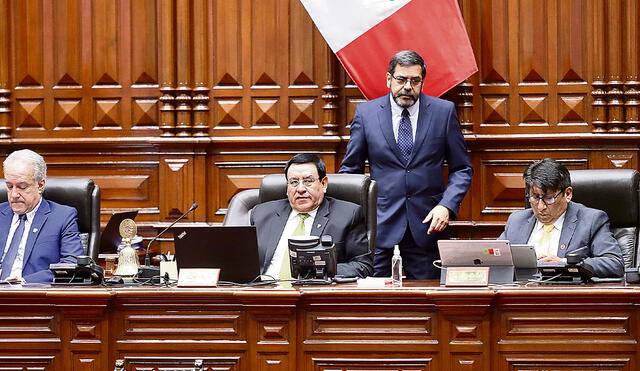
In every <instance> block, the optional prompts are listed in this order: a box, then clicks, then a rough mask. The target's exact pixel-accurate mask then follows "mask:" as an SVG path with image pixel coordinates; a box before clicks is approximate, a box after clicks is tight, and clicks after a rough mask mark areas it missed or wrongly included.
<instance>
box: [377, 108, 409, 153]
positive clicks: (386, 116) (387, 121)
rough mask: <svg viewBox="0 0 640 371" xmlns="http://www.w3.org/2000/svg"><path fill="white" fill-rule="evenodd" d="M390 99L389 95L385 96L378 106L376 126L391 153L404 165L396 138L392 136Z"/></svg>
mask: <svg viewBox="0 0 640 371" xmlns="http://www.w3.org/2000/svg"><path fill="white" fill-rule="evenodd" d="M390 99H391V98H390V97H389V95H387V99H383V100H382V104H380V110H379V111H378V124H379V125H380V130H382V135H383V136H384V139H386V141H387V144H388V145H389V147H390V148H391V151H393V153H394V154H395V155H396V157H397V158H398V160H399V161H400V162H402V163H404V160H403V159H402V155H401V154H400V149H399V148H398V144H397V143H396V138H395V137H394V136H393V120H392V118H391V102H390Z"/></svg>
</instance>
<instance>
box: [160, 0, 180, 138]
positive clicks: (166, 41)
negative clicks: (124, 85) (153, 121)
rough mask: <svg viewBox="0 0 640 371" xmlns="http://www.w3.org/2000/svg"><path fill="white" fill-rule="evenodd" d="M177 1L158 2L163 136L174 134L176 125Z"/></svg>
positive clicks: (161, 127) (161, 124) (161, 128)
mask: <svg viewBox="0 0 640 371" xmlns="http://www.w3.org/2000/svg"><path fill="white" fill-rule="evenodd" d="M175 14H176V11H175V3H174V2H173V1H160V2H159V4H158V18H159V22H158V23H159V29H158V39H159V42H158V46H159V48H158V64H159V66H160V71H159V76H160V92H162V96H161V97H160V98H159V100H160V124H159V127H160V130H161V134H160V136H162V137H171V136H174V130H175V126H176V117H175V95H174V93H175V88H176V55H175V53H176V45H175V40H176V36H175V34H176V30H175V24H174V19H175Z"/></svg>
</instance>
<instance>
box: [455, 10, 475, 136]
mask: <svg viewBox="0 0 640 371" xmlns="http://www.w3.org/2000/svg"><path fill="white" fill-rule="evenodd" d="M458 5H459V6H460V11H461V13H462V17H463V20H464V24H465V28H466V29H467V36H468V37H469V41H470V42H471V44H472V47H473V54H474V58H475V60H476V64H479V56H480V54H479V51H478V49H477V48H476V47H475V46H476V45H479V44H480V42H479V36H480V35H479V34H480V33H479V32H476V31H477V30H479V29H480V26H479V22H478V21H479V20H478V18H477V17H474V16H473V14H475V12H477V10H476V7H477V6H478V5H479V4H478V2H475V1H469V0H458ZM478 81H479V80H478V73H475V74H474V75H472V76H470V77H469V78H467V79H466V80H465V81H463V82H461V83H460V84H458V86H457V87H456V88H454V89H452V91H455V92H456V94H457V97H456V98H457V99H456V100H455V103H456V108H457V112H458V120H459V121H460V129H461V130H462V133H463V134H473V132H474V129H473V124H474V119H473V114H474V109H473V108H474V103H473V101H474V91H473V88H474V85H475V86H477V85H478Z"/></svg>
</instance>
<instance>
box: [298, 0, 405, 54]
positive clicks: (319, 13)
mask: <svg viewBox="0 0 640 371" xmlns="http://www.w3.org/2000/svg"><path fill="white" fill-rule="evenodd" d="M300 1H301V2H302V5H304V7H305V8H306V9H307V13H309V15H311V18H312V19H313V21H314V22H315V24H316V27H318V30H320V33H321V34H322V36H324V39H325V40H326V41H327V43H328V44H329V47H331V50H333V51H334V52H338V50H340V49H342V48H343V47H344V46H345V45H347V44H349V43H350V42H352V41H353V40H355V39H356V38H358V37H359V36H360V35H362V34H363V33H365V32H367V31H368V30H369V29H371V27H373V26H375V25H376V24H378V23H380V21H382V20H384V19H385V18H387V17H389V16H390V15H391V14H393V13H395V12H396V11H397V10H398V9H400V8H402V7H403V6H404V5H406V4H407V3H409V2H410V1H411V0H300ZM407 22H412V20H410V19H408V20H407Z"/></svg>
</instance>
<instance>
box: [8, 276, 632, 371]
mask: <svg viewBox="0 0 640 371" xmlns="http://www.w3.org/2000/svg"><path fill="white" fill-rule="evenodd" d="M639 308H640V287H634V286H624V285H622V284H620V285H602V286H601V285H594V286H576V287H567V286H564V287H554V286H544V287H543V286H527V287H525V286H494V287H489V288H477V289H474V288H456V289H451V288H444V287H439V286H437V285H435V283H433V284H430V283H428V282H427V283H425V282H421V283H411V282H410V283H407V284H406V285H405V286H404V287H402V288H385V289H358V288H357V287H356V286H355V285H340V286H328V287H301V288H294V289H283V288H267V287H263V288H217V289H183V288H151V287H125V288H67V289H65V288H50V287H46V286H34V287H22V288H21V287H2V288H0V370H65V371H66V370H74V371H77V370H93V371H103V370H106V371H111V370H113V367H114V364H115V361H116V360H117V359H124V360H125V369H126V370H127V371H129V370H191V369H193V364H194V361H195V360H197V359H199V360H202V361H203V364H204V368H203V369H204V370H251V371H267V370H290V371H294V370H297V371H303V370H304V371H307V370H308V371H311V370H313V371H318V370H327V371H328V370H344V371H346V370H412V371H413V370H474V371H485V370H504V371H507V370H527V371H530V370H563V371H564V370H590V371H592V370H628V371H631V370H637V369H638V368H639V365H638V361H637V360H638V355H639V352H640V345H638V336H639V334H638V332H639V331H638V327H639V321H638V319H639V317H640V315H639V312H638V311H639Z"/></svg>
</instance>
